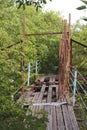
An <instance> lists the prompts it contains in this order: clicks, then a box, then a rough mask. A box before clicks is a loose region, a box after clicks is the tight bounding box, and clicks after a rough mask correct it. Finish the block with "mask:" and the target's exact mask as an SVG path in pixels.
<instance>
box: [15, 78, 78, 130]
mask: <svg viewBox="0 0 87 130" xmlns="http://www.w3.org/2000/svg"><path fill="white" fill-rule="evenodd" d="M34 87H36V89H35V90H32V89H29V90H28V91H27V92H25V94H24V102H25V103H26V104H28V103H29V102H30V101H32V102H33V106H30V107H31V108H32V110H33V111H37V110H40V109H44V110H46V111H47V112H48V120H49V122H48V123H47V128H46V130H79V127H78V124H77V121H76V117H75V114H74V111H73V106H72V105H71V104H68V103H67V102H66V100H65V99H64V100H63V101H61V102H60V101H58V100H57V99H58V98H57V97H58V83H57V81H55V79H54V78H53V77H50V79H49V84H48V82H46V83H44V84H42V85H41V84H40V85H39V86H38V87H37V86H34ZM21 100H22V98H21V97H20V98H19V100H18V102H20V101H21Z"/></svg>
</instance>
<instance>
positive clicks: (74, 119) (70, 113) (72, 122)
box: [68, 105, 79, 130]
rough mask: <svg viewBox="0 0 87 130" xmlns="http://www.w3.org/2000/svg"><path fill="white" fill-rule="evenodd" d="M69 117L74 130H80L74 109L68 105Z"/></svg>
mask: <svg viewBox="0 0 87 130" xmlns="http://www.w3.org/2000/svg"><path fill="white" fill-rule="evenodd" d="M68 111H69V116H70V120H71V125H72V128H73V130H79V126H78V124H77V120H76V117H75V113H74V110H73V107H72V106H70V105H68Z"/></svg>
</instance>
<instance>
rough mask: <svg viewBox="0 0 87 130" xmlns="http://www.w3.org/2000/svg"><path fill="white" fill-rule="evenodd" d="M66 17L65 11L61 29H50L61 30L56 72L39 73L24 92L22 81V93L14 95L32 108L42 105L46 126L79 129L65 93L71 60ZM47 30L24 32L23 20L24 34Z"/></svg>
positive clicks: (53, 128)
mask: <svg viewBox="0 0 87 130" xmlns="http://www.w3.org/2000/svg"><path fill="white" fill-rule="evenodd" d="M70 19H71V18H70V15H69V22H68V23H67V21H66V20H64V21H63V31H62V32H60V33H54V34H62V38H61V40H60V47H59V73H58V75H48V76H44V77H40V78H39V79H37V80H36V82H35V83H34V84H33V85H31V87H30V88H29V89H28V90H27V91H26V92H24V83H23V84H22V96H21V97H20V98H19V99H18V102H21V101H22V99H24V102H25V106H28V107H29V108H31V109H32V111H33V112H35V111H38V110H40V109H45V110H46V111H47V112H48V121H49V122H48V123H47V130H79V127H78V123H77V120H76V117H75V114H74V110H73V105H72V103H71V100H70V97H69V89H70V83H69V81H70V76H71V75H70V69H71V64H72V42H71V37H70ZM24 23H25V22H24ZM48 34H49V33H45V34H26V33H25V24H24V37H27V36H38V35H48ZM50 34H51V33H50ZM52 34H53V33H52ZM22 80H23V77H22ZM31 101H32V102H33V105H32V106H29V103H30V102H31Z"/></svg>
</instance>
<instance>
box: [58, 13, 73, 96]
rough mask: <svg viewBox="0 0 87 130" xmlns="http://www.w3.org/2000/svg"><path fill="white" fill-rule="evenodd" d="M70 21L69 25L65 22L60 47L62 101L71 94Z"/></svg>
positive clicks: (59, 94)
mask: <svg viewBox="0 0 87 130" xmlns="http://www.w3.org/2000/svg"><path fill="white" fill-rule="evenodd" d="M70 21H71V15H70V14H69V24H68V26H67V21H66V20H64V23H63V33H62V39H61V41H60V47H59V75H58V76H59V87H58V89H59V91H58V96H59V97H58V98H59V99H61V98H63V97H64V96H65V95H68V94H69V80H70V63H71V42H70V41H71V40H70V25H71V24H70Z"/></svg>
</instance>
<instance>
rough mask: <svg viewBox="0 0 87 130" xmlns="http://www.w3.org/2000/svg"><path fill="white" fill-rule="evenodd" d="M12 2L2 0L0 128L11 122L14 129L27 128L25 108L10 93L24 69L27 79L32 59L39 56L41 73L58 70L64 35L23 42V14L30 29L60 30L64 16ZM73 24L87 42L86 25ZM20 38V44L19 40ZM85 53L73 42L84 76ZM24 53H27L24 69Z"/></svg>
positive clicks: (75, 34) (75, 35) (75, 32)
mask: <svg viewBox="0 0 87 130" xmlns="http://www.w3.org/2000/svg"><path fill="white" fill-rule="evenodd" d="M12 4H13V1H12V3H8V4H7V0H4V1H0V128H1V129H2V130H6V129H7V126H8V127H9V128H8V129H11V130H14V129H15V126H17V129H21V130H22V129H23V130H24V129H25V128H24V126H25V124H22V123H23V120H24V119H25V113H26V111H25V110H23V109H20V106H21V104H16V103H15V102H13V101H11V95H12V94H13V93H14V92H15V91H16V90H17V89H18V88H20V86H21V83H22V80H21V77H22V71H24V76H25V81H26V80H27V66H28V63H29V62H31V63H32V64H33V63H35V61H36V60H38V61H39V62H40V63H39V70H38V71H39V73H41V74H48V73H54V74H56V73H58V48H59V41H60V38H61V35H48V36H39V37H26V40H25V42H24V43H23V42H20V41H23V40H24V37H23V16H24V15H25V16H26V32H27V33H44V32H60V31H61V30H62V17H61V14H60V13H59V12H57V13H55V12H53V11H50V12H42V11H41V10H40V9H39V11H38V12H36V10H35V8H34V7H33V6H32V7H31V6H29V7H26V10H24V11H23V9H22V8H20V9H17V8H16V7H14V6H13V5H12ZM72 28H73V34H72V35H73V36H72V37H73V38H74V39H76V40H77V41H80V42H82V43H84V44H86V43H87V38H86V36H87V25H81V24H80V23H77V24H76V25H73V27H72ZM18 42H19V43H20V44H17V43H18ZM10 45H14V46H10ZM86 45H87V44H86ZM86 55H87V49H86V48H83V47H79V46H78V45H76V44H75V43H73V64H74V65H75V66H76V67H78V68H79V70H81V71H82V73H83V74H84V75H85V76H87V74H86V71H87V67H86V66H87V59H86ZM22 57H24V68H23V70H22V66H21V59H22ZM32 73H34V71H33V70H32ZM25 87H26V85H25ZM34 118H35V117H34ZM30 119H31V118H30ZM30 119H29V120H30ZM35 119H36V118H35ZM44 119H45V118H44ZM26 121H27V117H26ZM16 123H17V124H20V125H19V126H18V125H15V124H16ZM25 123H26V122H25ZM38 123H41V122H40V121H38ZM2 124H3V125H2ZM42 125H43V122H42ZM35 127H36V126H35ZM37 128H38V126H37ZM31 129H32V128H31ZM44 129H45V126H43V130H44ZM38 130H39V129H38Z"/></svg>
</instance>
